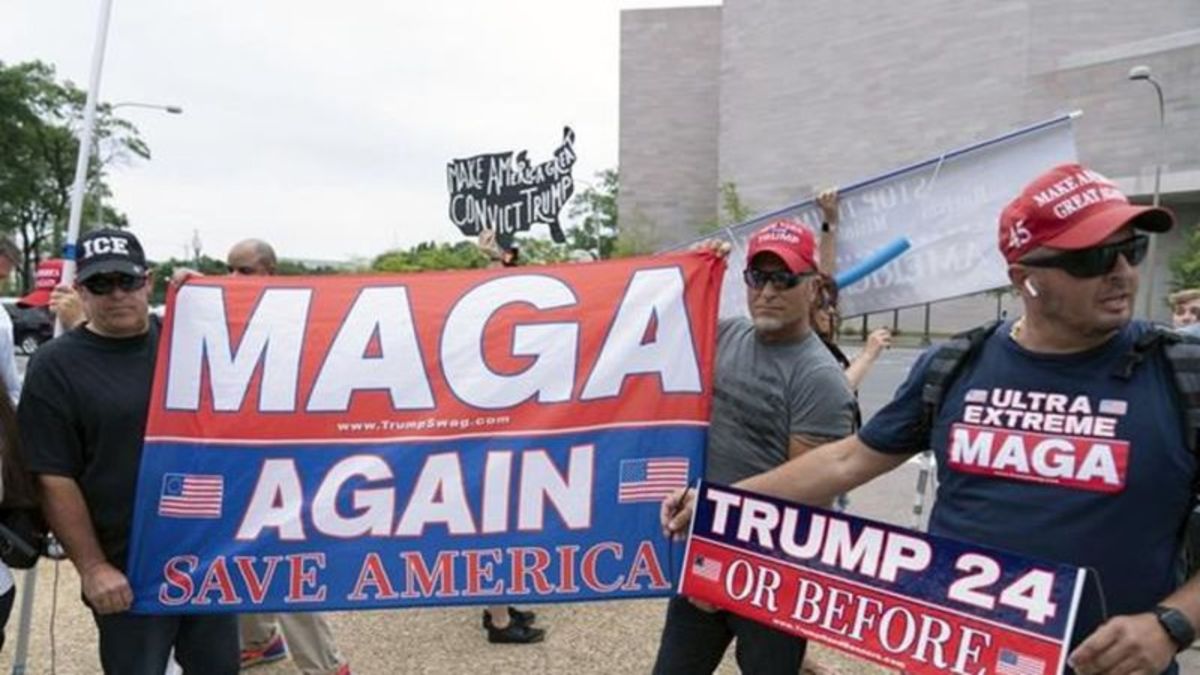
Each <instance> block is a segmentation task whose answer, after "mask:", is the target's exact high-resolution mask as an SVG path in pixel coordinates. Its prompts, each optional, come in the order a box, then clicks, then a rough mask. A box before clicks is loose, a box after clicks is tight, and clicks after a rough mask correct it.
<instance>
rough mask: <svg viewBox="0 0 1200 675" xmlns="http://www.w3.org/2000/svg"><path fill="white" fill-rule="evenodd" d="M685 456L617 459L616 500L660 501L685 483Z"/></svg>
mask: <svg viewBox="0 0 1200 675" xmlns="http://www.w3.org/2000/svg"><path fill="white" fill-rule="evenodd" d="M687 479H688V460H687V457H658V458H655V459H623V460H621V477H620V481H619V483H618V486H617V503H618V504H628V503H632V502H661V501H662V500H663V499H665V498H667V497H669V496H670V495H671V493H672V492H674V491H675V490H678V489H679V488H684V487H687Z"/></svg>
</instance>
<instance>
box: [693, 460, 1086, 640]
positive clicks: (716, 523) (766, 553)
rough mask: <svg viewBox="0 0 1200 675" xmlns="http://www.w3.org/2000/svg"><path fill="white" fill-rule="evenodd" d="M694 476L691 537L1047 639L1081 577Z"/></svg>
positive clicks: (1069, 611)
mask: <svg viewBox="0 0 1200 675" xmlns="http://www.w3.org/2000/svg"><path fill="white" fill-rule="evenodd" d="M701 485H702V487H701V491H700V495H699V498H698V500H697V505H696V512H695V519H694V521H693V524H692V536H693V537H694V538H696V539H702V540H706V541H708V542H712V543H715V544H718V545H722V546H723V547H726V548H728V549H736V550H740V551H746V552H749V553H751V554H754V555H756V556H760V557H762V558H767V559H771V560H774V561H778V562H779V563H781V564H784V565H788V566H793V567H800V568H804V569H807V570H811V571H813V572H817V573H822V574H825V575H828V576H831V577H836V578H838V579H844V580H847V581H850V582H854V583H856V584H859V585H865V586H868V587H870V588H873V589H876V590H878V591H880V592H882V593H885V594H890V595H893V596H901V597H903V598H908V599H913V600H916V601H918V602H926V603H930V604H932V605H936V606H938V607H942V608H946V609H949V610H952V611H954V612H958V613H961V614H967V615H970V616H973V617H976V618H978V619H982V620H984V621H987V622H992V623H996V624H1002V625H1005V626H1010V627H1013V628H1016V629H1018V630H1020V631H1022V632H1025V633H1034V634H1037V635H1039V636H1042V637H1045V638H1049V639H1051V640H1057V641H1061V640H1063V639H1065V638H1064V636H1067V635H1069V632H1070V627H1071V625H1072V623H1073V616H1074V611H1075V607H1076V604H1077V602H1078V597H1077V596H1078V593H1079V588H1078V586H1079V584H1080V583H1081V579H1082V575H1081V574H1080V570H1079V568H1077V567H1073V566H1070V565H1064V564H1060V563H1055V562H1048V561H1042V560H1036V559H1031V558H1028V557H1025V556H1021V555H1017V554H1013V553H1008V552H1004V551H1000V550H997V549H994V548H989V547H986V546H980V545H977V544H970V543H966V542H961V541H957V540H954V539H948V538H945V537H939V536H935V535H930V534H925V533H922V532H916V531H913V530H908V529H905V528H901V527H896V526H893V525H888V524H886V523H882V522H878V521H873V520H867V519H864V518H858V517H854V516H850V515H848V514H844V513H835V512H833V511H828V510H825V509H820V508H815V507H809V506H802V505H798V504H794V503H790V502H785V501H782V500H778V499H773V498H771V497H766V496H763V495H759V494H756V493H753V492H747V491H745V490H739V489H737V488H732V487H726V486H722V485H716V484H711V483H707V482H706V483H702V484H701ZM683 592H685V593H686V592H687V590H686V588H685V590H684V591H683Z"/></svg>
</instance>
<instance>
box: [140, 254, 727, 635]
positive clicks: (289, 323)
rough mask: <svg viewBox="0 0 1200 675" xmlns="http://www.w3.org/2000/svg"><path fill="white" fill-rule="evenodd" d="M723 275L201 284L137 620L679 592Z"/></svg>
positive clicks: (707, 264) (717, 271) (160, 405)
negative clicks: (682, 520)
mask: <svg viewBox="0 0 1200 675" xmlns="http://www.w3.org/2000/svg"><path fill="white" fill-rule="evenodd" d="M723 273H724V262H723V261H721V260H718V259H717V258H716V257H715V256H713V255H712V254H710V253H691V254H681V255H672V256H663V257H658V258H644V259H632V260H625V261H617V262H605V263H596V264H590V265H564V266H551V267H538V268H523V269H517V270H494V271H477V272H452V273H426V274H419V275H410V276H366V277H321V278H313V277H293V278H286V277H257V278H252V277H238V278H233V277H226V278H212V277H204V278H200V279H193V280H190V281H188V283H186V284H185V285H183V286H182V287H181V288H179V289H178V291H177V292H175V293H174V296H173V298H172V299H171V301H170V302H169V303H168V309H167V315H166V319H165V322H164V325H163V333H162V338H161V341H160V344H159V353H158V361H157V368H156V373H155V379H154V388H153V393H152V398H151V403H150V411H149V418H148V423H147V430H146V441H145V447H144V452H143V457H142V466H141V474H140V476H139V478H138V488H137V498H136V500H137V501H136V505H135V506H136V508H135V512H136V515H135V517H134V522H133V536H132V541H131V551H130V557H129V565H128V571H129V579H130V583H131V585H132V587H133V592H134V598H135V601H134V611H136V612H141V613H195V612H237V613H241V612H248V611H280V610H283V611H288V610H297V611H311V610H315V609H356V608H379V607H401V606H417V605H431V604H488V603H494V602H503V601H506V600H507V601H513V600H517V599H520V600H521V601H523V602H529V601H538V600H556V601H563V600H590V599H607V598H625V597H644V596H657V595H666V594H669V593H670V592H671V590H672V587H673V581H674V579H672V578H671V575H672V571H671V570H672V569H673V567H672V565H671V560H670V548H669V545H668V544H667V542H666V541H665V540H664V539H663V537H662V535H661V533H660V529H659V524H658V508H659V503H660V501H661V500H662V498H663V496H664V495H666V494H669V493H670V491H671V490H673V489H675V488H676V487H679V486H682V485H686V484H687V482H688V480H689V479H692V478H695V477H697V476H700V475H702V469H703V467H702V462H703V451H704V445H705V438H706V435H707V426H708V417H709V409H710V400H711V399H710V396H711V388H710V383H711V376H712V360H713V350H714V348H715V347H714V345H715V330H716V312H717V307H716V305H717V291H718V289H719V287H720V284H721V278H722V275H723ZM677 563H678V561H676V564H677Z"/></svg>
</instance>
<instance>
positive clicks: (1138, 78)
mask: <svg viewBox="0 0 1200 675" xmlns="http://www.w3.org/2000/svg"><path fill="white" fill-rule="evenodd" d="M1129 79H1130V80H1131V81H1133V82H1149V83H1150V84H1152V85H1154V93H1155V94H1157V95H1158V152H1157V156H1156V157H1155V160H1154V201H1153V204H1154V206H1156V207H1157V206H1158V200H1159V188H1160V187H1161V185H1162V183H1161V181H1162V167H1163V153H1164V152H1166V147H1167V146H1166V140H1167V107H1166V105H1165V103H1164V100H1163V90H1162V85H1161V84H1159V82H1158V80H1156V79H1154V76H1153V75H1152V74H1151V73H1150V66H1134V67H1133V68H1130V69H1129ZM1157 239H1158V237H1151V238H1150V250H1149V251H1148V252H1147V253H1146V269H1147V270H1149V274H1147V277H1148V278H1147V281H1146V318H1147V319H1151V318H1152V317H1153V315H1154V276H1155V269H1154V253H1155V248H1156V246H1155V243H1156V240H1157Z"/></svg>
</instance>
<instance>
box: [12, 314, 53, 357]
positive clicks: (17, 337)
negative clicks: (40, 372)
mask: <svg viewBox="0 0 1200 675" xmlns="http://www.w3.org/2000/svg"><path fill="white" fill-rule="evenodd" d="M4 309H5V311H7V312H8V316H9V318H10V319H12V325H13V346H15V347H16V349H17V351H18V352H20V353H22V354H25V355H30V354H33V353H34V352H36V351H37V349H38V347H41V346H42V343H43V342H45V341H46V340H49V339H50V338H52V337H54V315H53V314H51V313H50V310H48V309H46V308H45V307H18V306H17V305H16V304H13V303H7V302H6V303H4Z"/></svg>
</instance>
